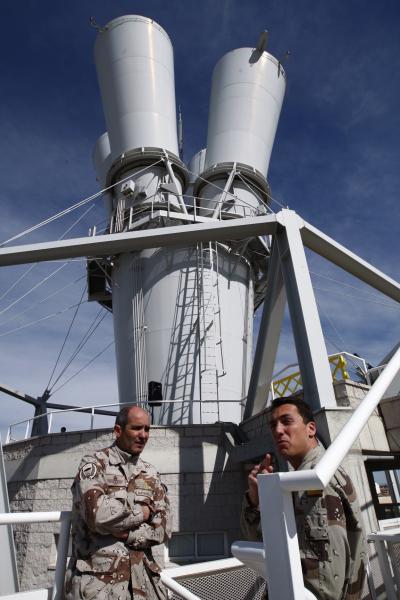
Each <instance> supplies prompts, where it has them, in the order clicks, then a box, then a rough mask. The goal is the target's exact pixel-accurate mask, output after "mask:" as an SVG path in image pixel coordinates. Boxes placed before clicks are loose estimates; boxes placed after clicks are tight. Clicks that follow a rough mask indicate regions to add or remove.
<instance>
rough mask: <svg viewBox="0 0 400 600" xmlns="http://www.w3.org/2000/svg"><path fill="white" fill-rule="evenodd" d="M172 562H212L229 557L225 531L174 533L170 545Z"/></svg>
mask: <svg viewBox="0 0 400 600" xmlns="http://www.w3.org/2000/svg"><path fill="white" fill-rule="evenodd" d="M168 555H169V558H170V560H179V561H188V562H189V561H192V560H211V559H214V558H223V557H226V556H228V543H227V539H226V533H225V532H224V531H213V532H204V533H200V532H190V533H173V534H172V538H171V539H170V541H169V544H168Z"/></svg>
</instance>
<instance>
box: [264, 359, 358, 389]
mask: <svg viewBox="0 0 400 600" xmlns="http://www.w3.org/2000/svg"><path fill="white" fill-rule="evenodd" d="M345 357H349V361H350V362H353V363H354V366H356V365H355V361H357V362H358V363H360V364H359V365H358V366H357V368H359V369H360V371H361V372H362V373H363V374H364V375H365V378H366V380H367V381H369V380H368V369H367V363H366V361H365V359H364V358H362V357H361V356H357V355H355V354H351V352H345V351H343V352H336V353H335V354H329V355H328V361H329V363H330V365H331V366H333V367H334V368H333V371H332V379H333V380H334V381H335V380H337V376H336V373H337V371H338V370H339V369H340V370H341V371H342V376H343V378H344V379H349V373H348V371H347V369H346V366H347V362H346V358H345ZM335 360H337V361H339V362H338V363H336V362H335ZM298 366H299V364H298V363H292V364H290V365H286V366H285V367H283V368H282V369H280V370H279V371H278V372H277V373H274V374H273V375H272V381H271V387H270V393H271V397H272V399H274V398H275V397H282V396H284V395H286V394H287V392H290V393H292V394H293V393H295V392H296V391H297V390H299V389H301V388H302V381H301V373H300V371H299V369H298ZM294 367H297V370H296V371H293V372H291V373H289V374H288V375H285V376H284V377H280V378H279V379H277V377H278V376H279V375H282V373H284V372H285V371H288V370H289V369H293V368H294ZM293 383H294V384H295V385H294V386H293V385H292V384H293ZM279 388H281V389H279ZM282 388H283V389H282Z"/></svg>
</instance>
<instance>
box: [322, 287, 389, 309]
mask: <svg viewBox="0 0 400 600" xmlns="http://www.w3.org/2000/svg"><path fill="white" fill-rule="evenodd" d="M313 288H314V290H318V291H319V292H327V293H328V294H336V295H337V296H345V297H346V298H351V299H352V300H354V294H346V292H339V291H337V290H326V289H324V288H320V287H318V286H313ZM357 300H364V301H365V302H372V303H373V304H379V305H380V306H385V307H386V308H394V309H396V310H399V308H400V307H399V305H398V304H390V303H389V302H379V300H373V299H372V298H364V297H363V296H359V297H358V298H357Z"/></svg>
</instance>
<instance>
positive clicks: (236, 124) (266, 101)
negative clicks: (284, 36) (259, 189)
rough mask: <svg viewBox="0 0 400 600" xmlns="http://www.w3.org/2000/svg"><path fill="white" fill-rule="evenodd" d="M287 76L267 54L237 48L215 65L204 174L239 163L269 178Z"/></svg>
mask: <svg viewBox="0 0 400 600" xmlns="http://www.w3.org/2000/svg"><path fill="white" fill-rule="evenodd" d="M285 85H286V84H285V73H284V71H283V68H282V66H281V64H280V63H279V62H278V61H277V60H276V58H274V57H273V56H271V54H268V53H267V52H263V53H259V52H258V51H257V50H254V49H252V48H238V49H237V50H232V52H228V54H225V56H223V57H222V58H221V59H220V60H219V61H218V63H217V65H216V67H215V69H214V72H213V78H212V87H211V100H210V113H209V120H208V137H207V155H206V163H205V167H206V169H208V168H210V167H212V166H213V165H216V164H220V163H226V162H236V163H242V164H244V165H248V166H249V167H252V168H254V169H256V170H257V171H259V172H260V173H261V174H262V175H263V176H264V177H267V172H268V165H269V161H270V156H271V152H272V146H273V143H274V139H275V133H276V128H277V126H278V119H279V114H280V112H281V107H282V102H283V96H284V93H285Z"/></svg>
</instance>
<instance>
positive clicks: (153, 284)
mask: <svg viewBox="0 0 400 600" xmlns="http://www.w3.org/2000/svg"><path fill="white" fill-rule="evenodd" d="M238 52H239V55H240V56H241V57H242V51H238ZM95 54H96V66H97V71H98V76H99V83H100V88H101V94H102V99H103V105H104V112H105V117H106V123H107V131H108V137H107V134H105V135H103V136H102V137H101V138H100V140H99V141H98V142H97V145H96V150H95V153H94V161H95V165H96V171H97V173H98V179H99V181H100V183H101V185H103V186H112V189H111V191H110V194H111V196H112V214H111V218H110V227H109V230H110V232H112V233H118V232H122V231H127V230H134V229H149V228H156V227H169V226H170V225H180V226H182V227H183V226H186V227H190V226H191V224H192V223H193V221H194V220H195V219H197V218H199V219H200V220H202V221H207V219H204V216H207V217H208V218H211V219H215V218H220V216H221V215H220V214H217V212H218V211H217V212H216V208H217V209H218V206H219V205H220V204H222V203H221V202H220V199H219V197H218V186H220V185H222V186H225V187H226V190H225V193H224V194H225V195H224V215H223V218H226V215H228V217H232V216H246V215H247V214H249V213H248V212H247V213H246V212H243V211H242V212H240V210H239V211H238V207H237V205H236V200H235V199H234V201H233V202H232V201H231V198H234V197H235V196H236V191H237V190H240V194H241V199H242V201H243V202H244V203H245V204H246V205H247V206H248V207H250V209H251V212H250V214H257V211H258V210H259V206H264V199H263V196H262V195H263V191H264V190H265V189H266V188H267V184H266V181H265V177H264V176H263V175H262V174H261V173H260V172H259V171H258V169H259V168H260V165H259V163H257V165H256V166H255V165H253V164H252V162H253V155H252V153H251V151H250V150H249V151H248V153H247V154H244V153H242V154H240V155H239V154H237V153H236V150H238V149H239V147H240V144H241V141H237V142H236V146H235V148H236V150H235V152H233V154H227V155H226V156H225V155H224V154H223V153H222V146H221V148H220V150H221V151H220V150H218V147H217V146H218V139H217V138H218V135H219V133H220V128H219V123H218V118H219V117H218V115H219V114H220V111H221V110H224V109H223V101H222V100H221V98H222V96H223V90H224V86H222V88H221V89H219V88H218V86H217V88H216V91H215V92H213V94H214V96H215V100H213V103H214V104H215V106H216V108H215V109H214V108H213V109H212V113H213V116H212V120H213V123H214V125H213V127H211V124H210V128H209V144H210V147H214V150H213V152H214V156H215V157H216V159H215V160H217V161H219V162H218V164H217V165H216V167H215V166H214V164H213V165H211V167H210V163H209V161H208V149H207V151H205V150H201V151H200V152H199V153H197V154H196V155H195V156H194V157H193V159H192V161H191V163H190V170H191V171H193V173H194V175H193V174H192V175H191V176H190V177H189V178H188V177H187V173H186V169H185V167H184V165H183V163H182V162H181V160H180V159H179V157H178V156H177V154H178V142H177V131H176V116H175V91H174V71H173V53H172V47H171V43H170V41H169V38H168V36H167V35H166V33H165V32H164V30H163V29H162V28H161V27H160V26H159V25H157V23H154V21H152V20H150V19H146V18H144V17H138V16H127V17H121V18H119V19H115V20H114V21H111V23H109V24H108V25H106V26H105V27H104V28H103V29H102V30H101V31H100V32H99V34H98V38H97V41H96V49H95ZM223 60H224V59H223ZM241 60H242V61H244V58H241ZM262 60H264V58H262ZM240 64H242V63H240ZM247 67H248V65H247V66H246V68H247ZM253 67H254V71H256V69H257V67H256V66H254V65H253V63H251V68H253ZM268 67H269V65H268ZM263 69H264V70H263ZM228 71H229V69H228ZM264 71H265V68H264V67H263V68H262V69H261V72H262V73H264ZM267 71H268V73H269V70H268V69H267ZM224 73H225V71H224V69H223V74H222V80H223V81H228V79H229V78H228V77H227V76H226V75H224ZM246 77H248V76H247V75H246ZM280 77H281V79H283V72H282V73H281V75H280ZM219 78H220V76H218V77H217V79H218V80H219ZM260 78H261V75H260V76H259V79H260ZM259 79H257V77H256V78H255V80H254V81H253V80H251V81H247V80H246V81H247V84H246V85H245V87H246V90H247V96H246V98H247V100H244V101H243V104H242V105H241V106H240V111H245V110H248V108H249V107H248V106H247V101H248V100H249V98H250V99H251V98H252V95H254V94H255V95H256V96H257V98H258V95H259V92H258V91H257V90H254V89H253V88H254V87H257V85H258V84H257V83H256V82H257V81H258V80H259ZM261 79H262V78H261ZM242 83H243V82H242ZM215 85H217V84H215ZM240 85H241V84H240ZM240 85H239V87H240ZM243 85H244V84H243ZM221 90H222V91H221ZM228 100H229V102H228V101H227V102H228V104H229V106H230V104H231V99H230V97H229V95H228ZM221 102H222V104H221ZM260 102H261V100H260ZM256 104H257V103H256ZM220 105H221V107H222V108H221V107H220ZM218 107H219V108H218ZM229 111H230V114H231V119H232V121H229V120H228V121H225V126H229V127H234V126H235V127H237V123H233V121H234V120H235V119H236V118H237V113H234V111H233V109H232V110H231V109H230V108H229ZM257 114H258V113H257ZM254 115H256V113H254ZM254 118H255V119H256V118H258V116H257V117H256V116H254ZM271 127H272V125H271ZM275 128H276V123H275ZM256 129H257V127H255V130H256ZM245 133H246V132H245V131H244V130H243V131H242V132H241V136H242V138H241V140H242V141H243V140H245ZM254 135H255V134H254ZM234 137H235V136H234ZM264 137H265V138H267V137H268V136H267V134H265V135H264ZM228 138H229V136H228ZM228 138H227V139H228ZM235 139H236V138H235ZM108 140H109V145H108ZM221 143H222V144H223V143H225V142H221ZM248 143H249V145H251V140H248ZM270 145H272V139H271V140H270ZM270 149H271V148H269V152H270ZM263 152H264V164H265V163H266V162H267V161H266V154H267V150H266V149H265V148H264V149H263ZM236 154H237V156H236ZM224 156H225V158H224ZM221 160H225V161H228V162H223V163H221V162H220V161H221ZM268 160H269V155H268ZM229 161H230V162H229ZM232 161H234V162H235V167H234V169H233V175H231V174H230V172H231V171H232ZM238 161H239V162H238ZM240 161H247V162H246V163H241V162H240ZM227 165H228V168H227ZM238 165H240V172H239V170H238V168H237V167H238ZM265 168H266V167H265ZM210 170H212V171H213V174H212V176H210V175H209V173H208V172H209V171H210ZM204 173H205V174H206V177H204ZM200 174H201V175H200ZM242 174H244V175H246V177H249V178H250V183H247V182H246V181H243V180H242V179H239V177H238V176H239V175H241V176H242ZM196 176H197V179H196ZM212 177H214V180H215V181H216V182H217V185H216V186H215V185H213V182H212V181H211V180H212ZM204 179H206V180H205V181H204ZM188 180H189V194H190V195H193V196H195V195H197V192H196V191H194V192H191V191H190V190H191V187H190V186H191V185H193V183H194V180H196V181H195V183H194V185H195V186H197V187H198V188H199V189H200V188H201V194H200V202H201V203H202V205H201V210H202V211H204V214H203V215H202V214H199V212H196V214H195V215H192V214H190V213H191V208H190V206H189V205H190V202H188V199H187V200H186V202H185V201H184V199H183V197H184V196H183V194H184V192H185V189H186V186H187V183H188ZM228 184H229V185H228ZM256 185H257V186H259V187H260V189H261V192H259V191H257V190H256ZM225 204H226V207H225ZM199 206H200V205H199V204H197V203H196V205H195V204H194V202H193V201H192V210H194V209H196V211H198V210H199ZM188 209H189V210H188ZM235 211H236V212H235ZM265 252H266V248H265V245H263V244H262V243H261V242H260V241H259V240H258V238H257V239H256V240H246V241H244V242H243V241H240V242H235V241H231V242H229V243H228V242H227V243H218V242H213V243H199V244H196V245H195V246H191V247H185V248H153V249H149V250H144V251H141V252H135V253H124V254H122V255H119V256H114V257H112V264H111V261H109V262H108V263H107V264H106V265H105V267H104V269H103V271H104V272H105V273H106V276H107V277H108V285H109V286H110V287H111V290H112V310H113V318H114V332H115V348H116V356H117V373H118V387H119V396H120V401H121V402H140V403H144V404H146V403H149V404H150V405H151V406H152V408H153V413H154V417H155V422H158V423H162V424H167V423H170V424H185V423H213V422H215V421H217V420H226V421H234V422H239V421H240V420H241V417H242V407H243V399H244V398H245V396H246V393H247V388H248V384H249V378H250V366H251V352H252V320H253V309H254V304H255V302H256V299H255V297H256V296H257V293H258V292H257V285H258V282H259V281H260V279H261V278H260V273H261V272H262V271H263V269H264V270H265V269H266V260H264V258H265ZM254 257H256V258H254ZM258 295H259V294H258Z"/></svg>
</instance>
